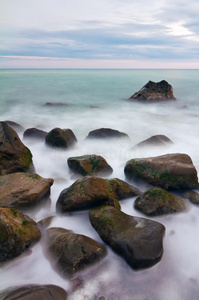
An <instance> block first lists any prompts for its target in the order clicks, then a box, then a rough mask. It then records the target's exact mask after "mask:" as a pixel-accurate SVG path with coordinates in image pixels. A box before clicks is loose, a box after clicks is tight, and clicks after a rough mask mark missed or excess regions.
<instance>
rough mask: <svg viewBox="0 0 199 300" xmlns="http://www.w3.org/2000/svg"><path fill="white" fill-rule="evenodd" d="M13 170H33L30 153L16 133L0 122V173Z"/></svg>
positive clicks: (7, 172)
mask: <svg viewBox="0 0 199 300" xmlns="http://www.w3.org/2000/svg"><path fill="white" fill-rule="evenodd" d="M14 172H34V167H33V163H32V154H31V152H30V150H29V149H28V148H27V147H25V146H24V144H23V143H22V142H21V140H20V139H19V137H18V135H17V133H16V132H15V131H14V130H13V129H12V128H11V127H9V126H8V125H7V124H6V123H5V122H0V175H5V174H9V173H14Z"/></svg>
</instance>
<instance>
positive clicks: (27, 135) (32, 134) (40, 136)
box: [23, 127, 47, 141]
mask: <svg viewBox="0 0 199 300" xmlns="http://www.w3.org/2000/svg"><path fill="white" fill-rule="evenodd" d="M46 136H47V132H46V131H43V130H41V129H38V128H34V127H33V128H28V129H26V130H25V131H24V134H23V139H34V140H42V141H43V140H45V137H46Z"/></svg>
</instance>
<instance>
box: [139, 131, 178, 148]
mask: <svg viewBox="0 0 199 300" xmlns="http://www.w3.org/2000/svg"><path fill="white" fill-rule="evenodd" d="M171 144H173V142H172V141H171V140H170V139H169V138H168V137H167V136H165V135H162V134H158V135H153V136H151V137H150V138H148V139H146V140H144V141H142V142H140V143H138V144H137V145H135V146H134V147H133V149H137V148H143V147H159V146H167V145H171Z"/></svg>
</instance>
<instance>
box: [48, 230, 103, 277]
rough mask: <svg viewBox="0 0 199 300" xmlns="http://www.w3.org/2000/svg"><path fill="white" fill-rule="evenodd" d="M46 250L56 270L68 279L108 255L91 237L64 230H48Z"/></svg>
mask: <svg viewBox="0 0 199 300" xmlns="http://www.w3.org/2000/svg"><path fill="white" fill-rule="evenodd" d="M45 248H46V253H47V256H48V257H49V258H50V260H52V264H53V266H54V267H55V269H56V270H57V271H58V272H59V273H60V274H61V275H62V276H66V277H67V276H71V275H73V274H74V273H76V272H78V271H80V270H83V269H85V268H88V267H89V266H91V265H93V264H94V263H97V262H98V261H100V260H101V259H102V258H103V257H104V256H105V255H106V253H107V252H106V248H105V247H104V246H103V245H101V244H100V243H98V242H96V241H95V240H93V239H91V238H90V237H87V236H85V235H80V234H75V233H73V232H72V231H71V230H66V229H63V228H50V229H48V230H47V235H46V245H45Z"/></svg>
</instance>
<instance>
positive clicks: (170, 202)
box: [134, 188, 187, 216]
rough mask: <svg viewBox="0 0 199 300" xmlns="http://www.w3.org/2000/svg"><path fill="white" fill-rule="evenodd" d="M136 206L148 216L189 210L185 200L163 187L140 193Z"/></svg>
mask: <svg viewBox="0 0 199 300" xmlns="http://www.w3.org/2000/svg"><path fill="white" fill-rule="evenodd" d="M134 207H135V208H136V209H138V210H140V211H141V212H143V213H144V214H145V215H147V216H160V215H164V214H170V213H177V212H182V211H186V210H187V205H186V202H185V200H183V199H182V198H180V197H178V196H176V195H173V194H171V193H169V192H167V191H166V190H164V189H162V188H152V189H149V190H147V191H146V192H145V193H143V194H142V195H140V196H139V197H138V198H137V199H136V200H135V202H134Z"/></svg>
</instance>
